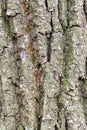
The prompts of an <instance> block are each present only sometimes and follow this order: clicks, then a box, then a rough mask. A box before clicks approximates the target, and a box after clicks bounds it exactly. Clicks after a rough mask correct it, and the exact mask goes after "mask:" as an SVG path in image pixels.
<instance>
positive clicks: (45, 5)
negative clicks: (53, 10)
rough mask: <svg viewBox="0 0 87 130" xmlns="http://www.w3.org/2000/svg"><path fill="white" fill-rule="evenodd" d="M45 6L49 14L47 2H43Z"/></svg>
mask: <svg viewBox="0 0 87 130" xmlns="http://www.w3.org/2000/svg"><path fill="white" fill-rule="evenodd" d="M45 6H46V10H47V11H48V12H49V9H48V1H47V0H45Z"/></svg>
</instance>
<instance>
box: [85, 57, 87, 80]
mask: <svg viewBox="0 0 87 130" xmlns="http://www.w3.org/2000/svg"><path fill="white" fill-rule="evenodd" d="M85 72H86V77H87V57H86V59H85Z"/></svg>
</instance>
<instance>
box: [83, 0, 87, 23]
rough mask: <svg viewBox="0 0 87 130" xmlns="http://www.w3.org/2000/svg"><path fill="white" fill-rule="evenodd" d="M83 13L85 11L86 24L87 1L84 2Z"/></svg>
mask: <svg viewBox="0 0 87 130" xmlns="http://www.w3.org/2000/svg"><path fill="white" fill-rule="evenodd" d="M83 11H84V14H85V18H86V22H87V1H86V0H84V2H83Z"/></svg>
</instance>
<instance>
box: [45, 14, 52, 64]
mask: <svg viewBox="0 0 87 130" xmlns="http://www.w3.org/2000/svg"><path fill="white" fill-rule="evenodd" d="M50 26H51V32H50V33H48V34H46V37H47V41H48V42H47V61H48V62H50V60H51V51H52V48H51V42H52V34H53V31H54V27H53V21H52V12H51V20H50Z"/></svg>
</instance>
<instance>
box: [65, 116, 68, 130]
mask: <svg viewBox="0 0 87 130" xmlns="http://www.w3.org/2000/svg"><path fill="white" fill-rule="evenodd" d="M65 129H66V130H68V123H67V119H66V117H65Z"/></svg>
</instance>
